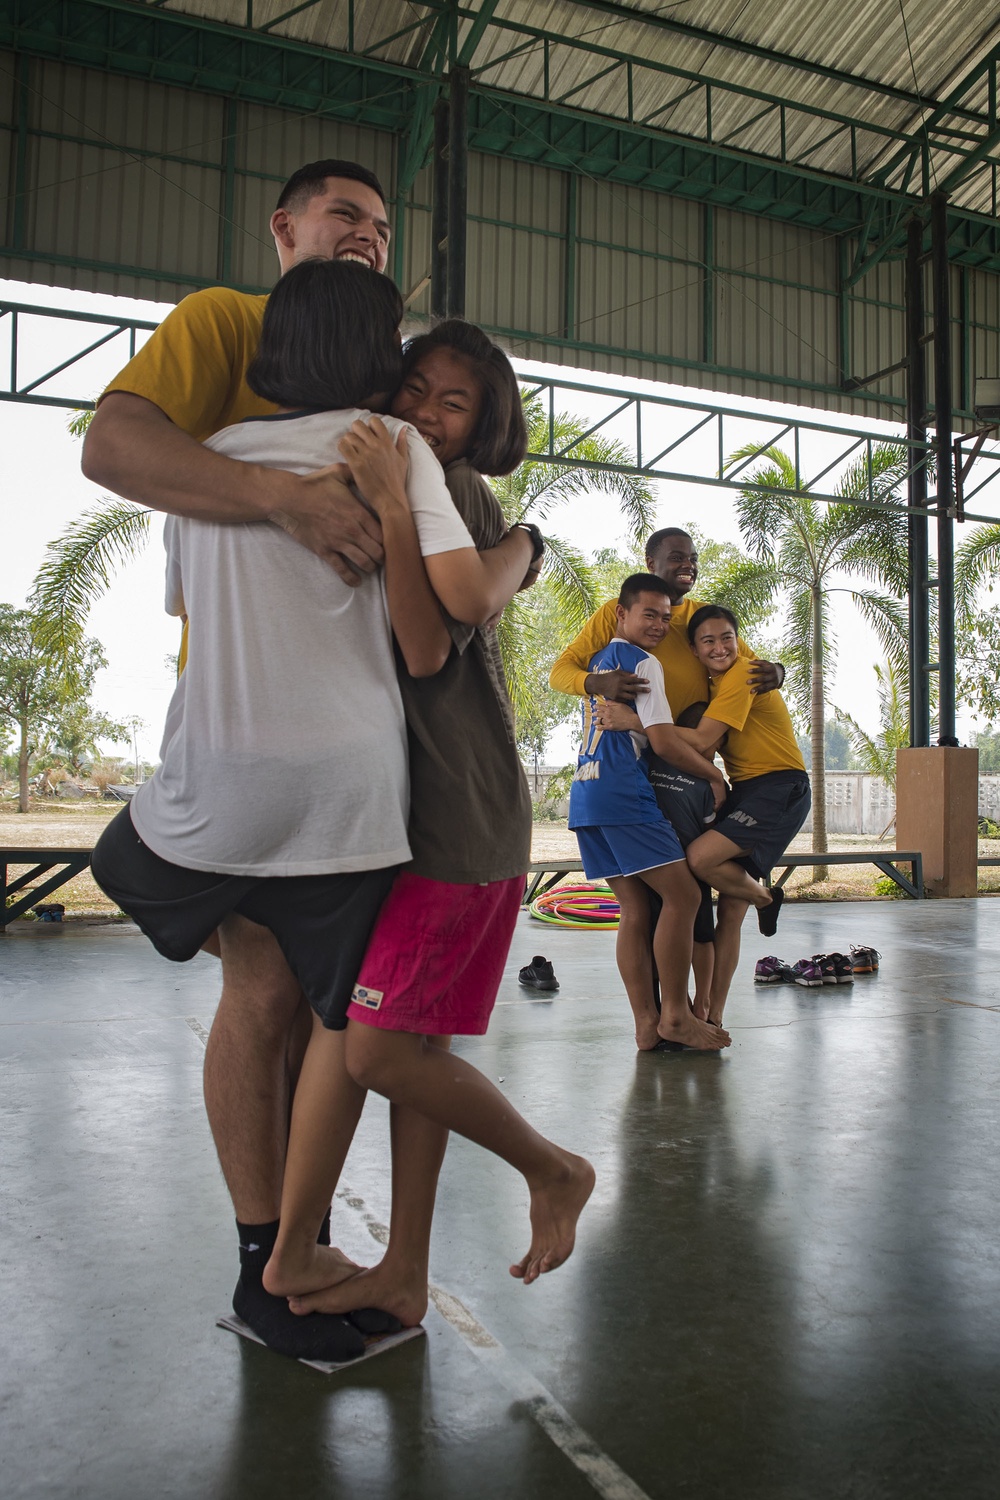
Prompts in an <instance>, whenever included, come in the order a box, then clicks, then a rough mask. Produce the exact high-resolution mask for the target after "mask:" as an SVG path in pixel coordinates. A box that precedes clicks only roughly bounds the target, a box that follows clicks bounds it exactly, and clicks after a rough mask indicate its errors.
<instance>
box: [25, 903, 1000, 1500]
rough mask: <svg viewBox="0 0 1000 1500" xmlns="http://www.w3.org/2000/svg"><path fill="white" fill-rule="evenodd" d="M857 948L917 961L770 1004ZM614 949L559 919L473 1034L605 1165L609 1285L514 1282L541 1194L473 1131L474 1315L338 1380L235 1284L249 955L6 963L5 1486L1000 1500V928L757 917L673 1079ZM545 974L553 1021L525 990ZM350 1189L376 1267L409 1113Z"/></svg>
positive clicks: (987, 913) (350, 1221)
mask: <svg viewBox="0 0 1000 1500" xmlns="http://www.w3.org/2000/svg"><path fill="white" fill-rule="evenodd" d="M852 941H853V942H855V943H860V942H866V943H872V944H874V945H875V946H876V947H878V948H880V949H881V951H882V954H883V960H882V970H881V973H880V975H879V976H878V977H877V978H873V979H865V980H861V979H859V980H858V982H857V983H856V985H855V986H854V987H853V990H852V989H848V988H846V987H845V988H838V989H836V990H833V989H823V990H820V991H815V990H804V989H793V988H781V989H773V990H763V989H761V988H760V987H758V988H757V989H755V988H754V986H753V983H752V974H753V962H754V960H755V959H756V958H758V957H760V956H762V955H763V954H764V953H765V952H768V951H771V950H772V949H776V950H777V952H778V953H779V954H780V955H781V956H782V957H783V958H785V959H786V960H788V961H789V962H793V961H794V960H795V959H797V958H799V957H802V956H803V955H809V954H811V953H813V952H814V951H817V950H819V949H836V948H844V947H846V946H847V945H848V944H849V943H850V942H852ZM613 947H614V940H613V938H612V937H611V936H609V935H608V934H606V933H589V932H576V933H567V932H560V931H556V930H554V929H550V928H542V927H539V926H538V925H537V924H536V923H530V922H529V921H528V919H527V918H522V921H521V925H520V927H519V930H518V934H517V937H516V939H515V945H514V950H513V954H512V957H511V961H510V964H509V966H508V970H507V975H506V978H505V981H504V985H503V989H502V991H501V996H500V1003H499V1005H498V1008H497V1011H496V1014H495V1017H494V1021H493V1025H492V1029H491V1032H490V1035H489V1036H488V1037H487V1038H483V1039H481V1040H480V1039H474V1040H467V1041H466V1042H464V1043H462V1050H463V1052H464V1053H465V1055H466V1056H468V1057H469V1058H470V1059H472V1060H473V1061H475V1062H477V1063H478V1065H479V1066H481V1067H482V1068H483V1069H484V1070H485V1071H486V1072H487V1073H489V1074H490V1075H491V1076H492V1077H493V1078H495V1079H496V1078H499V1079H502V1086H503V1088H504V1089H505V1091H506V1092H507V1093H508V1094H509V1096H510V1097H511V1099H512V1100H513V1101H514V1102H515V1103H516V1104H517V1105H518V1106H519V1107H520V1108H522V1109H523V1110H524V1111H525V1112H526V1113H527V1114H528V1115H529V1117H530V1118H531V1119H532V1121H533V1122H534V1123H535V1124H537V1125H538V1126H539V1127H540V1128H541V1129H543V1130H544V1131H546V1132H547V1133H549V1134H551V1135H553V1136H555V1137H556V1138H557V1139H559V1140H560V1141H563V1142H565V1143H566V1144H568V1145H573V1146H575V1147H576V1148H577V1149H578V1150H581V1151H584V1152H586V1153H587V1154H588V1155H589V1156H590V1157H591V1158H592V1160H593V1161H594V1163H595V1165H596V1167H597V1171H598V1189H597V1192H596V1195H595V1198H594V1199H593V1200H592V1206H591V1208H590V1209H589V1210H588V1213H587V1216H586V1218H585V1220H584V1224H583V1229H582V1234H581V1237H580V1241H579V1245H578V1249H577V1253H576V1255H575V1256H574V1258H573V1260H572V1261H571V1262H570V1263H569V1265H568V1266H566V1267H565V1268H564V1269H562V1270H560V1271H558V1272H556V1273H554V1274H553V1275H551V1276H548V1277H546V1278H544V1280H543V1282H541V1283H540V1284H539V1285H537V1286H535V1287H533V1288H531V1289H528V1290H525V1289H524V1288H522V1287H521V1286H520V1285H518V1284H517V1283H515V1282H513V1281H512V1280H510V1278H509V1277H508V1276H507V1274H506V1266H507V1264H508V1262H509V1261H510V1260H511V1259H513V1258H515V1257H516V1256H518V1255H520V1254H521V1253H522V1252H523V1249H524V1248H525V1246H526V1243H527V1234H526V1215H525V1212H524V1194H523V1192H522V1189H521V1187H520V1185H519V1183H518V1181H517V1179H516V1177H515V1175H514V1174H513V1173H512V1172H511V1171H510V1169H509V1168H507V1167H505V1166H503V1165H502V1164H500V1163H497V1162H495V1161H493V1160H491V1159H487V1158H486V1157H484V1156H483V1155H482V1153H480V1152H479V1151H477V1150H476V1149H475V1148H474V1147H471V1146H469V1145H468V1144H467V1143H465V1142H463V1141H455V1142H454V1143H453V1145H452V1148H451V1150H450V1152H449V1157H448V1161H447V1163H446V1166H445V1171H444V1177H443V1183H442V1190H441V1199H440V1208H439V1212H438V1219H437V1224H436V1229H435V1239H434V1253H433V1266H432V1270H433V1277H434V1281H435V1283H436V1285H437V1286H438V1287H439V1288H441V1289H442V1293H443V1295H441V1296H440V1298H439V1306H440V1307H441V1308H442V1309H443V1313H444V1315H443V1314H442V1312H441V1311H438V1310H436V1309H432V1311H431V1312H430V1314H429V1315H428V1319H427V1325H426V1326H427V1338H426V1340H418V1341H416V1342H414V1343H412V1344H409V1345H407V1346H405V1347H403V1348H401V1349H399V1350H396V1351H393V1352H391V1353H388V1354H386V1355H385V1356H383V1357H382V1358H380V1359H378V1360H375V1361H372V1362H371V1363H369V1364H367V1365H366V1366H365V1367H364V1368H362V1369H357V1370H353V1371H349V1372H346V1373H343V1374H340V1375H337V1376H334V1377H324V1376H321V1375H318V1374H316V1373H314V1372H312V1371H310V1370H307V1369H305V1368H303V1367H302V1366H299V1365H296V1364H294V1363H292V1362H290V1361H286V1360H283V1359H281V1358H280V1357H278V1356H275V1355H271V1354H268V1353H267V1352H266V1351H264V1350H261V1349H259V1348H256V1347H253V1346H250V1345H248V1344H246V1343H244V1342H243V1341H241V1340H239V1339H237V1338H235V1337H233V1335H231V1334H229V1333H226V1332H223V1331H221V1330H218V1329H216V1328H215V1327H214V1326H213V1321H214V1317H215V1316H216V1314H218V1313H219V1312H222V1311H224V1310H225V1309H226V1307H227V1305H228V1299H229V1296H230V1294H231V1291H232V1285H233V1282H234V1280H235V1273H236V1252H235V1239H234V1231H233V1227H232V1223H231V1219H230V1214H229V1207H228V1200H227V1198H226V1194H225V1191H224V1188H223V1185H222V1182H221V1179H220V1176H219V1173H218V1169H217V1167H216V1164H215V1159H214V1156H213V1151H212V1146H211V1141H210V1139H209V1134H208V1129H207V1126H206V1123H205V1119H204V1114H203V1110H202V1104H201V1097H200V1069H201V1062H202V1052H203V1042H202V1037H203V1032H204V1028H207V1027H208V1026H209V1025H210V1023H211V1018H212V1012H213V1009H214V1004H215V998H216V990H217V970H216V967H215V965H214V963H213V961H211V960H209V959H199V960H197V961H196V962H194V963H192V964H189V965H186V966H175V965H170V964H168V963H166V962H164V961H162V960H160V959H158V958H157V957H156V955H155V954H154V953H153V952H152V950H151V949H150V948H149V946H148V945H147V944H146V942H145V941H144V940H143V939H142V938H141V937H139V936H138V935H132V934H130V933H129V932H128V931H127V930H123V929H120V928H119V929H113V928H106V929H99V930H93V929H91V930H87V929H75V930H74V929H73V928H66V929H63V930H59V929H58V928H43V927H34V928H32V929H29V930H27V931H21V932H18V931H16V930H12V931H11V932H10V933H9V934H8V935H7V936H6V937H4V938H0V976H2V980H0V982H2V996H3V1003H2V1007H0V1047H2V1057H3V1069H4V1086H3V1090H2V1101H3V1111H4V1123H3V1131H2V1138H0V1153H2V1157H3V1159H4V1165H5V1168H6V1171H5V1181H6V1184H7V1195H6V1209H5V1215H4V1218H5V1225H6V1230H7V1240H6V1244H5V1252H6V1253H5V1254H4V1255H3V1257H2V1261H0V1266H2V1270H0V1278H2V1298H3V1302H2V1322H0V1327H2V1329H3V1339H2V1342H3V1345H4V1346H5V1354H4V1359H3V1363H2V1371H0V1413H2V1415H0V1427H2V1447H0V1452H2V1460H0V1464H2V1468H0V1475H2V1478H0V1487H2V1490H3V1493H4V1494H5V1495H6V1496H8V1497H10V1500H14V1497H15V1496H16V1497H28V1496H31V1497H36V1496H58V1497H60V1500H71V1497H85V1500H126V1497H129V1500H132V1497H134V1496H142V1497H143V1500H157V1497H161V1496H163V1497H183V1500H202V1497H204V1500H209V1497H211V1500H223V1497H226V1500H228V1497H232V1500H236V1497H239V1500H257V1497H265V1496H267V1497H279V1500H284V1497H286V1496H294V1497H296V1500H312V1497H313V1496H320V1495H322V1496H324V1497H334V1500H336V1497H351V1500H353V1497H355V1496H357V1497H364V1500H403V1497H410V1496H413V1497H417V1496H420V1497H423V1496H433V1497H434V1500H452V1497H453V1500H470V1497H475V1500H493V1497H508V1496H509V1497H515V1496H516V1497H519V1500H522V1497H528V1500H534V1497H543V1496H544V1497H546V1500H549V1497H552V1500H563V1497H566V1500H576V1497H581V1500H583V1497H587V1496H592V1495H593V1494H595V1493H598V1494H601V1495H603V1496H606V1497H609V1500H642V1496H643V1495H645V1496H647V1497H649V1500H658V1497H667V1496H670V1497H686V1496H690V1497H694V1500H715V1497H731V1496H732V1497H736V1496H738V1497H740V1500H753V1497H761V1500H765V1497H766V1500H803V1497H808V1500H827V1497H829V1500H844V1497H851V1500H855V1497H857V1500H866V1497H872V1500H896V1497H899V1500H903V1497H905V1500H924V1497H927V1500H930V1497H937V1496H941V1497H959V1496H961V1497H962V1500H975V1497H979V1496H986V1495H989V1496H990V1497H991V1500H992V1497H993V1496H995V1494H996V1493H997V1477H996V1476H997V1457H996V1455H997V1451H998V1439H1000V1415H998V1407H1000V1403H998V1397H1000V1296H998V1293H1000V1267H998V1261H1000V1252H998V1239H1000V1233H998V1230H1000V1226H998V1216H997V1197H998V1193H997V1156H998V1147H1000V1118H998V1116H1000V1089H998V1075H1000V909H998V907H997V906H996V905H994V904H993V903H992V902H991V901H986V900H981V901H969V902H957V901H955V902H948V901H940V902H922V903H919V904H918V903H915V902H899V903H895V902H894V903H886V904H877V905H830V906H808V905H802V906H793V907H791V908H786V911H785V912H784V913H783V915H782V919H781V932H780V936H779V938H778V939H777V940H770V941H769V940H766V939H763V938H759V937H758V936H757V934H756V932H754V931H752V929H751V928H750V926H749V924H748V926H747V928H746V929H745V957H744V962H743V964H742V967H741V969H740V971H739V973H738V975H737V979H736V982H735V984H734V987H733V997H732V1001H731V1005H730V1014H729V1020H728V1024H729V1025H730V1028H731V1030H732V1033H733V1039H734V1041H733V1047H732V1048H731V1050H730V1052H729V1053H728V1054H727V1055H726V1056H725V1057H724V1058H721V1059H719V1058H706V1057H693V1056H690V1055H688V1056H670V1055H657V1056H640V1057H637V1056H636V1054H635V1051H634V1048H633V1045H632V1043H631V1039H630V1031H629V1026H628V1016H627V1012H626V1005H625V1001H624V998H623V996H622V994H621V990H620V986H619V983H618V979H617V974H616V971H615V969H614V953H613ZM535 951H538V952H545V953H547V954H549V955H550V956H551V957H552V958H553V960H554V962H555V965H556V972H557V974H558V975H559V977H560V979H561V981H562V988H561V990H560V992H559V994H558V996H557V997H556V998H555V999H554V1000H552V1001H536V1000H532V999H530V998H528V997H527V996H526V995H525V994H524V992H521V991H520V990H519V989H518V986H517V982H516V971H517V968H518V967H519V965H520V964H522V963H524V962H526V961H527V959H528V958H529V957H530V956H531V954H532V953H533V952H535ZM345 1181H346V1184H347V1192H346V1196H345V1197H342V1198H341V1199H340V1200H339V1201H338V1205H337V1209H336V1212H335V1220H334V1223H335V1237H336V1238H337V1239H338V1240H339V1242H340V1243H342V1244H344V1246H345V1248H347V1249H349V1250H350V1251H352V1252H354V1253H356V1254H358V1255H363V1256H365V1257H366V1258H368V1259H369V1260H370V1259H372V1258H375V1256H377V1245H376V1244H375V1242H374V1239H373V1235H374V1236H375V1237H377V1236H378V1234H379V1233H380V1232H381V1231H380V1228H379V1226H380V1225H382V1224H384V1223H385V1222H386V1221H387V1215H388V1177H387V1145H386V1117H385V1110H384V1107H383V1106H382V1105H381V1103H379V1102H376V1103H375V1104H374V1106H371V1107H370V1108H369V1111H368V1114H367V1116H366V1119H365V1121H364V1122H363V1124H362V1128H361V1131H360V1134H359V1139H358V1141H357V1143H356V1145H355V1148H354V1150H353V1152H352V1155H351V1158H350V1160H349V1162H348V1166H347V1169H346V1172H345ZM456 1299H457V1300H456ZM991 1475H992V1478H991Z"/></svg>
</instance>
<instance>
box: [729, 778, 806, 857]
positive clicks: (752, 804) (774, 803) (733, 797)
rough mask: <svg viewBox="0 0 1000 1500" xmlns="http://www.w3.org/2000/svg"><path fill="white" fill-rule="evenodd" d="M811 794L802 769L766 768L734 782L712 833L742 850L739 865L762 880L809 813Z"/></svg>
mask: <svg viewBox="0 0 1000 1500" xmlns="http://www.w3.org/2000/svg"><path fill="white" fill-rule="evenodd" d="M811 806H812V793H811V792H810V790H809V777H808V776H807V775H806V773H805V772H804V771H769V772H768V773H767V775H766V776H752V777H751V778H750V780H749V781H737V782H734V783H733V789H732V791H731V792H730V793H729V796H728V797H727V798H726V800H725V802H724V803H723V805H722V807H721V808H720V809H719V815H718V817H717V818H716V820H715V822H714V823H713V824H712V827H711V832H712V833H721V834H722V836H723V838H727V839H732V841H733V843H734V844H739V846H740V848H741V849H743V850H744V851H745V853H744V855H743V857H742V859H741V861H740V862H741V864H743V865H744V867H745V868H746V870H747V872H748V874H750V875H752V876H753V877H754V879H755V880H765V879H766V878H767V876H768V875H769V874H770V872H771V870H772V869H773V868H774V866H775V865H776V864H777V863H778V861H779V859H780V858H781V856H782V855H783V854H784V852H785V850H786V849H787V848H788V846H789V844H790V843H791V842H792V839H793V838H794V837H795V835H796V834H797V833H798V831H799V829H800V828H801V827H802V825H803V823H804V822H805V820H806V818H807V817H808V816H809V809H810V807H811Z"/></svg>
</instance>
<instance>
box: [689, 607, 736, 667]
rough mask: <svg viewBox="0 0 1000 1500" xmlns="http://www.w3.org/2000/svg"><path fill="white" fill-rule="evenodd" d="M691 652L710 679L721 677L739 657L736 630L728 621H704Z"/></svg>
mask: <svg viewBox="0 0 1000 1500" xmlns="http://www.w3.org/2000/svg"><path fill="white" fill-rule="evenodd" d="M691 650H692V651H693V652H694V654H695V656H696V657H697V658H698V660H699V661H700V662H701V664H702V666H703V667H704V668H705V669H706V670H707V672H708V674H709V676H710V677H721V676H722V673H723V672H728V671H729V668H730V667H731V666H732V665H733V662H734V661H735V660H736V658H737V656H738V655H739V647H738V644H737V639H736V630H735V629H734V627H733V626H732V625H731V624H730V623H729V621H728V620H723V619H718V620H703V621H702V622H701V624H700V625H699V626H698V629H697V630H696V631H695V633H694V643H693V644H692V646H691Z"/></svg>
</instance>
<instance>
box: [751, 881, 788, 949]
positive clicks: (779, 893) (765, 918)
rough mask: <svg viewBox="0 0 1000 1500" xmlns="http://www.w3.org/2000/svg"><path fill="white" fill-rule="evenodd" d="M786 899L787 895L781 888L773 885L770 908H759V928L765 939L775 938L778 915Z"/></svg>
mask: <svg viewBox="0 0 1000 1500" xmlns="http://www.w3.org/2000/svg"><path fill="white" fill-rule="evenodd" d="M784 899H785V893H784V891H783V890H782V889H781V886H780V885H773V886H772V887H771V904H770V906H759V907H758V908H757V926H758V927H759V928H760V930H761V932H762V933H763V935H764V937H774V934H775V933H776V932H777V930H778V913H779V911H780V910H781V903H782V901H784Z"/></svg>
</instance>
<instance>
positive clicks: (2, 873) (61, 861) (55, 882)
mask: <svg viewBox="0 0 1000 1500" xmlns="http://www.w3.org/2000/svg"><path fill="white" fill-rule="evenodd" d="M93 852H94V851H93V850H92V849H0V886H2V887H3V907H2V909H0V932H2V931H3V930H4V928H5V927H7V926H9V924H10V923H11V922H14V921H16V920H17V918H18V917H23V916H24V913H25V912H26V911H30V910H31V909H32V907H34V906H37V905H38V903H39V902H40V901H44V900H45V898H46V896H48V895H51V893H52V892H53V891H55V890H58V889H59V887H60V886H61V885H65V884H66V882H67V880H72V879H73V876H74V875H79V874H80V873H81V871H83V870H86V869H87V868H88V867H89V865H90V856H91V854H92V853H93ZM8 865H29V866H31V868H30V869H28V870H27V871H24V872H22V873H21V874H20V875H18V876H16V877H15V878H14V879H13V880H8V879H7V867H8ZM57 866H58V867H59V868H58V869H57V868H56V867H57ZM49 870H56V873H55V874H54V875H50V876H49V878H48V880H43V881H42V883H41V885H36V886H32V889H31V890H30V891H28V892H27V894H26V895H24V896H22V897H21V899H20V900H19V901H14V902H13V903H12V904H11V905H10V906H8V905H7V901H8V898H9V897H11V896H13V895H15V894H16V893H17V892H18V891H23V890H24V889H25V887H26V886H30V885H31V883H32V881H34V880H37V879H38V878H39V876H41V875H45V874H47V873H48V871H49Z"/></svg>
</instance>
